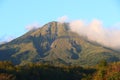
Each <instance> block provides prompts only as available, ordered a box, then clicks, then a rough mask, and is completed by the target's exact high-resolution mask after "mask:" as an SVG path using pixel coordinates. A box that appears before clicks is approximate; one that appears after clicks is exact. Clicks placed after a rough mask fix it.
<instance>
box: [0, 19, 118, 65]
mask: <svg viewBox="0 0 120 80" xmlns="http://www.w3.org/2000/svg"><path fill="white" fill-rule="evenodd" d="M119 54H120V52H118V51H116V50H112V49H110V48H108V47H104V46H102V45H100V44H97V43H96V42H91V41H89V40H87V39H86V38H85V37H83V36H80V35H78V34H77V33H75V32H72V31H71V30H70V28H69V23H59V22H56V21H53V22H49V23H47V24H45V25H44V26H43V27H41V28H38V29H36V30H32V31H29V32H27V33H26V34H24V35H23V36H21V37H18V38H16V39H14V40H12V41H11V42H9V43H6V44H2V45H0V60H3V61H4V60H10V61H12V62H13V63H14V64H21V65H24V64H27V63H31V62H41V63H48V64H53V65H60V64H64V65H94V64H97V63H98V62H99V61H100V60H102V59H105V60H107V61H108V62H114V61H119V60H120V55H119Z"/></svg>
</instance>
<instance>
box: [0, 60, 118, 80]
mask: <svg viewBox="0 0 120 80" xmlns="http://www.w3.org/2000/svg"><path fill="white" fill-rule="evenodd" d="M0 80H120V62H114V63H110V64H108V63H106V61H101V62H99V63H98V64H97V65H96V66H91V67H80V66H52V65H48V64H41V63H30V64H27V65H24V66H14V65H13V64H12V63H11V62H8V61H4V62H0Z"/></svg>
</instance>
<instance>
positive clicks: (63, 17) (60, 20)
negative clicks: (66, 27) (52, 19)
mask: <svg viewBox="0 0 120 80" xmlns="http://www.w3.org/2000/svg"><path fill="white" fill-rule="evenodd" d="M57 20H58V21H59V22H61V23H64V22H66V21H67V20H68V17H67V16H61V17H58V19H57Z"/></svg>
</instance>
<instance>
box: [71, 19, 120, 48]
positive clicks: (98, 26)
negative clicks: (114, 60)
mask: <svg viewBox="0 0 120 80" xmlns="http://www.w3.org/2000/svg"><path fill="white" fill-rule="evenodd" d="M119 27H120V26H119ZM70 29H71V30H72V31H74V32H77V33H78V34H80V35H83V36H86V37H87V38H88V39H89V40H91V41H96V42H98V43H100V44H102V45H104V46H108V47H111V48H118V49H120V38H119V36H120V29H118V28H117V29H116V28H105V27H104V26H103V25H102V22H101V21H100V20H96V19H94V20H93V21H91V22H90V23H89V24H86V23H85V22H84V21H82V20H76V21H72V22H70Z"/></svg>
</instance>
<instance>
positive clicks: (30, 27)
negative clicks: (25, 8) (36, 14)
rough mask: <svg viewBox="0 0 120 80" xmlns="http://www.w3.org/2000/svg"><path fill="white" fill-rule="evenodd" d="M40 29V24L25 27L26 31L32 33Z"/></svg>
mask: <svg viewBox="0 0 120 80" xmlns="http://www.w3.org/2000/svg"><path fill="white" fill-rule="evenodd" d="M39 27H40V25H39V24H38V23H34V24H31V25H27V26H26V27H25V29H26V30H27V31H31V30H35V29H37V28H39Z"/></svg>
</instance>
